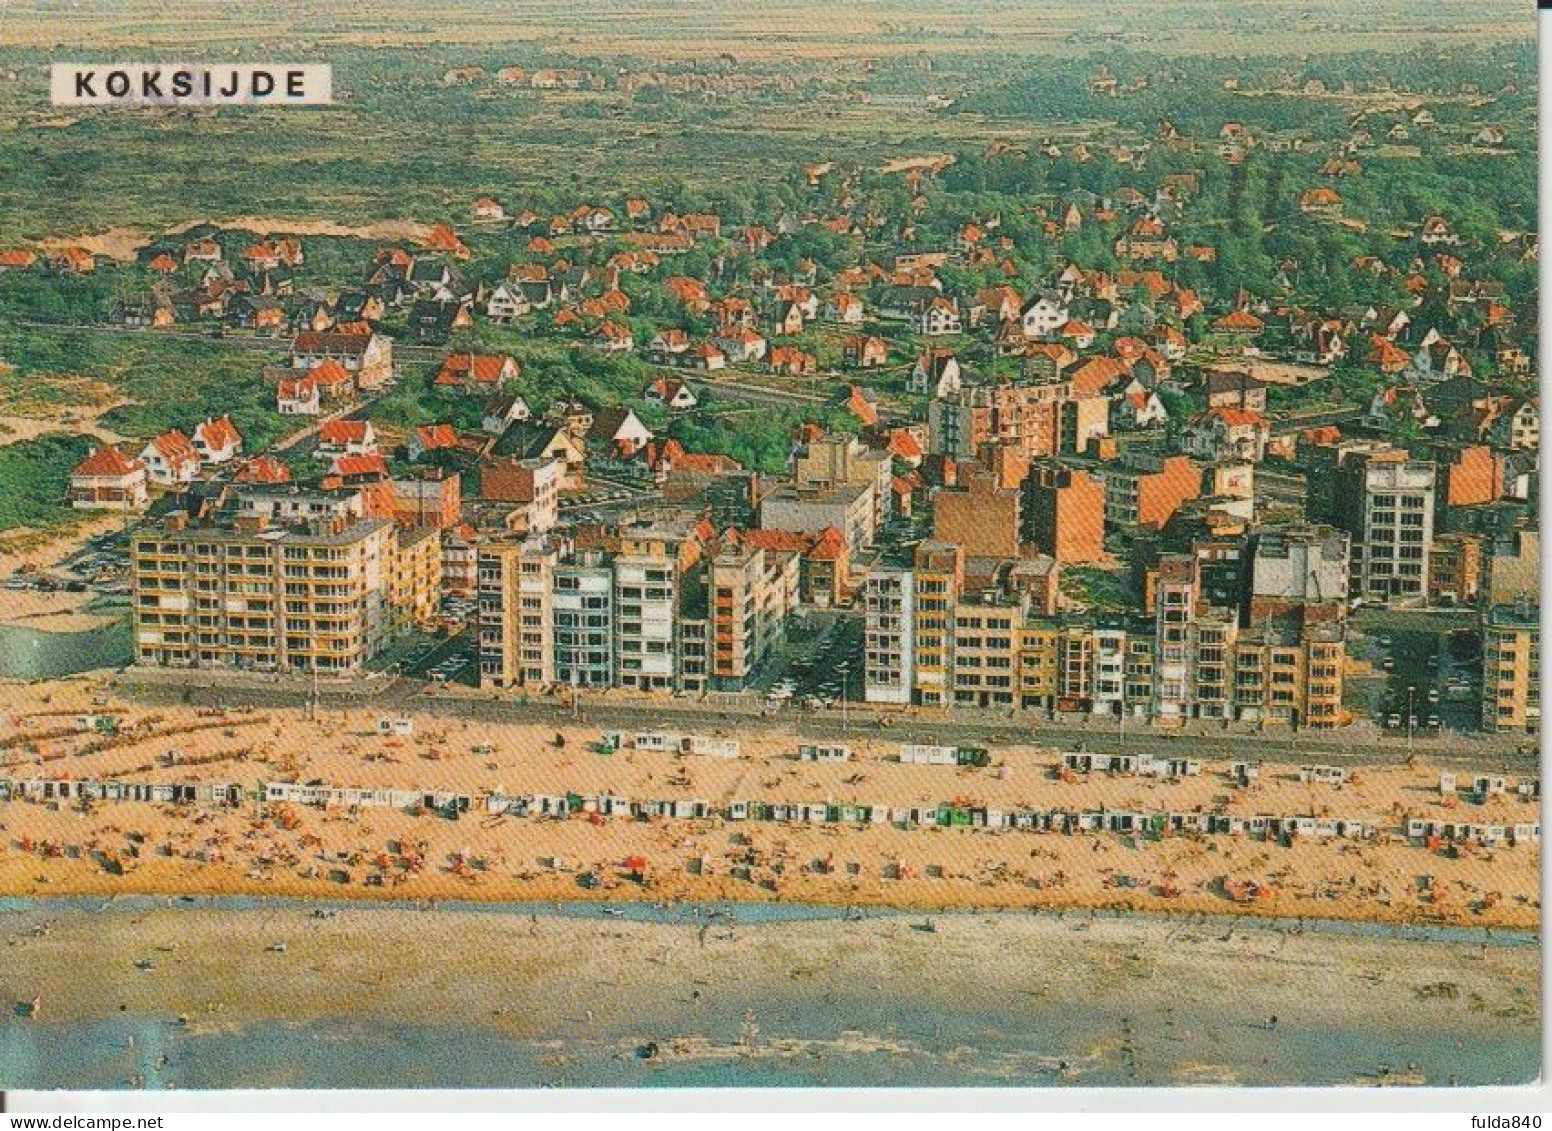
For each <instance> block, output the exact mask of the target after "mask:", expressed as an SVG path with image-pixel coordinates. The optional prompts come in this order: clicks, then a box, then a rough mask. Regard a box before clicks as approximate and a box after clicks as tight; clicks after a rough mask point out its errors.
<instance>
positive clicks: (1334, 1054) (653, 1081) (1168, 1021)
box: [0, 997, 1539, 1090]
mask: <svg viewBox="0 0 1552 1131" xmlns="http://www.w3.org/2000/svg"><path fill="white" fill-rule="evenodd" d="M747 1008H749V1009H750V1010H752V1016H753V1018H754V1021H753V1022H750V1021H748V1020H746V1016H747V1015H746V1014H745V1013H744V1012H743V1011H741V1010H740V1011H734V1012H733V1014H732V1015H731V1016H729V1015H728V1014H726V1013H724V1014H722V1015H721V1016H719V1017H717V1018H711V1019H708V1020H706V1021H704V1022H696V1021H686V1023H685V1024H684V1025H683V1026H682V1027H680V1028H679V1030H678V1032H677V1033H675V1034H673V1035H672V1036H670V1035H669V1034H666V1033H663V1034H650V1033H641V1034H636V1035H634V1036H627V1035H624V1034H621V1035H618V1036H615V1037H608V1038H600V1037H596V1036H589V1037H578V1038H571V1037H566V1036H559V1035H558V1036H556V1037H554V1038H551V1039H540V1040H532V1039H519V1038H514V1037H510V1036H507V1035H504V1034H500V1033H494V1032H492V1031H490V1030H488V1029H484V1028H480V1027H477V1026H472V1025H469V1026H464V1025H458V1024H452V1023H449V1024H438V1025H422V1026H405V1025H392V1026H384V1025H373V1024H362V1023H359V1022H352V1021H345V1020H339V1021H330V1022H327V1023H318V1024H307V1025H300V1024H285V1023H273V1022H266V1023H262V1024H252V1025H240V1026H233V1027H231V1028H221V1029H217V1030H213V1031H200V1030H190V1029H188V1028H186V1027H184V1026H181V1025H179V1024H177V1023H176V1022H175V1021H173V1020H171V1019H165V1018H154V1017H135V1016H129V1017H122V1018H115V1019H112V1020H110V1021H105V1022H98V1023H94V1024H90V1025H80V1026H77V1025H66V1024H50V1023H47V1022H29V1021H20V1020H14V1019H10V1018H7V1019H6V1020H5V1021H4V1022H0V1079H3V1080H4V1081H5V1082H6V1084H7V1085H8V1086H11V1087H17V1086H21V1087H28V1088H40V1089H49V1088H80V1087H94V1088H133V1087H144V1088H148V1089H153V1090H154V1089H162V1088H217V1089H219V1088H232V1087H246V1088H336V1087H357V1088H395V1087H400V1088H402V1087H466V1088H482V1087H730V1086H743V1087H779V1086H792V1087H815V1086H830V1087H879V1086H921V1087H929V1086H930V1087H956V1086H980V1087H986V1086H1025V1087H1029V1086H1061V1085H1076V1086H1131V1085H1154V1086H1159V1085H1204V1084H1221V1085H1233V1084H1240V1085H1249V1086H1266V1085H1292V1084H1309V1085H1337V1084H1364V1083H1381V1082H1385V1081H1386V1080H1387V1079H1390V1080H1394V1081H1397V1082H1400V1081H1401V1080H1402V1079H1403V1078H1407V1079H1416V1080H1421V1079H1424V1078H1425V1079H1426V1080H1427V1082H1428V1083H1430V1084H1437V1085H1443V1084H1448V1083H1450V1082H1451V1081H1452V1079H1453V1082H1454V1083H1457V1084H1460V1085H1465V1086H1470V1085H1481V1084H1519V1083H1524V1082H1527V1081H1529V1080H1532V1079H1534V1078H1535V1076H1536V1074H1537V1066H1538V1060H1539V1056H1538V1048H1537V1046H1536V1042H1535V1041H1534V1040H1523V1041H1520V1040H1502V1041H1480V1040H1478V1041H1472V1042H1469V1043H1465V1044H1460V1043H1457V1042H1456V1041H1454V1040H1452V1039H1450V1038H1448V1037H1442V1036H1434V1035H1430V1034H1422V1033H1416V1034H1408V1033H1404V1032H1394V1031H1392V1032H1375V1031H1364V1030H1359V1029H1338V1030H1310V1029H1303V1030H1301V1029H1292V1028H1288V1027H1285V1026H1279V1027H1278V1028H1277V1029H1276V1030H1271V1029H1267V1028H1264V1027H1251V1026H1237V1027H1222V1026H1217V1025H1215V1024H1214V1022H1213V1021H1212V1020H1211V1018H1210V1011H1208V1010H1202V1009H1181V1010H1174V1011H1172V1012H1171V1013H1170V1014H1168V1015H1165V1016H1157V1017H1147V1018H1128V1019H1122V1018H1119V1017H1116V1016H1113V1015H1105V1016H1082V1017H1074V1016H1063V1015H1049V1016H1041V1015H1039V1014H1036V1015H1035V1016H1033V1017H1031V1016H1029V1015H1028V1014H1025V1015H1024V1016H1022V1017H1020V1018H1019V1019H1017V1020H1014V1019H1012V1018H1007V1019H999V1018H996V1017H987V1016H983V1015H976V1016H967V1015H963V1014H959V1013H955V1012H952V1011H944V1010H941V1009H936V1008H934V1009H931V1010H921V1009H918V1008H916V1007H914V1006H913V1005H912V1004H911V1003H909V1002H900V1001H892V1002H889V1003H873V1004H864V1003H858V1002H847V1003H844V1004H843V1003H838V1002H836V1001H834V1000H824V999H819V998H804V997H792V998H788V999H786V1000H783V1001H780V1002H771V1003H767V1005H766V1006H765V1008H763V1009H761V1008H759V1007H758V1006H754V1005H751V1006H748V1007H747ZM751 1023H752V1024H754V1025H756V1026H757V1027H758V1030H759V1031H758V1033H757V1034H756V1035H754V1036H752V1037H749V1038H747V1039H746V1038H745V1031H746V1029H747V1026H749V1025H750V1024H751ZM560 1028H565V1026H560ZM131 1038H133V1040H131ZM653 1041H655V1042H656V1043H657V1048H656V1050H654V1051H652V1055H651V1056H650V1058H649V1057H648V1055H647V1054H648V1051H649V1047H650V1046H649V1045H648V1042H653ZM1409 1066H1415V1068H1416V1070H1418V1071H1419V1072H1420V1073H1421V1076H1416V1077H1413V1076H1411V1075H1410V1074H1408V1073H1407V1069H1408V1067H1409ZM1386 1069H1389V1070H1390V1071H1391V1075H1390V1076H1389V1077H1388V1078H1387V1076H1386V1075H1385V1072H1386Z"/></svg>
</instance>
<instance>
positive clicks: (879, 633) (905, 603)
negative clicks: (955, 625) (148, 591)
mask: <svg viewBox="0 0 1552 1131" xmlns="http://www.w3.org/2000/svg"><path fill="white" fill-rule="evenodd" d="M863 608H864V615H865V617H866V625H865V629H864V635H863V662H864V668H863V684H862V686H863V698H865V699H866V700H867V701H868V702H869V703H895V704H898V705H900V706H905V705H908V704H909V703H910V702H911V693H912V691H913V689H914V687H915V674H916V672H915V665H916V575H915V574H914V573H913V572H912V570H911V569H910V568H909V567H908V566H903V565H892V566H880V567H878V568H877V569H874V570H872V571H870V572H869V574H868V579H867V584H866V585H865V586H864V589H863Z"/></svg>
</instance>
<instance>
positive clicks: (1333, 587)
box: [1250, 526, 1351, 620]
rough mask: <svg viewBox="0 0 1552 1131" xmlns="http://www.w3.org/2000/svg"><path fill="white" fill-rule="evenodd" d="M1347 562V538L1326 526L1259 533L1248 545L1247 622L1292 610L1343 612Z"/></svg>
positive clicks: (1290, 528) (1348, 561) (1349, 559)
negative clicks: (1313, 607)
mask: <svg viewBox="0 0 1552 1131" xmlns="http://www.w3.org/2000/svg"><path fill="white" fill-rule="evenodd" d="M1350 561H1351V553H1350V549H1349V536H1348V534H1347V533H1346V532H1345V531H1341V530H1336V529H1333V528H1332V527H1329V526H1295V527H1287V528H1274V529H1267V530H1261V531H1258V532H1257V533H1256V535H1255V536H1254V537H1253V538H1252V539H1251V545H1250V617H1251V619H1252V620H1256V619H1259V618H1261V617H1264V616H1270V615H1273V614H1274V613H1277V612H1279V611H1284V610H1287V609H1289V608H1291V607H1293V606H1297V605H1308V604H1328V603H1331V604H1335V605H1337V606H1340V607H1342V608H1344V609H1345V604H1346V600H1347V590H1348V584H1349V580H1348V572H1349V567H1350Z"/></svg>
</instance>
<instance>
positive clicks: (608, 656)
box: [550, 550, 615, 688]
mask: <svg viewBox="0 0 1552 1131" xmlns="http://www.w3.org/2000/svg"><path fill="white" fill-rule="evenodd" d="M550 605H551V611H552V615H553V617H554V625H555V627H554V639H555V682H556V683H559V684H563V685H566V686H570V687H587V688H604V687H612V686H614V679H615V669H614V660H615V656H614V633H615V622H614V567H613V565H612V564H611V563H610V562H609V561H608V559H607V556H606V555H605V554H604V553H603V552H602V551H600V550H582V551H578V552H577V553H576V554H575V556H574V557H573V558H572V559H570V560H567V561H564V562H560V563H557V564H556V566H555V569H554V592H553V594H552V595H551V598H550Z"/></svg>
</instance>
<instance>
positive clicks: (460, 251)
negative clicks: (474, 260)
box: [425, 224, 469, 259]
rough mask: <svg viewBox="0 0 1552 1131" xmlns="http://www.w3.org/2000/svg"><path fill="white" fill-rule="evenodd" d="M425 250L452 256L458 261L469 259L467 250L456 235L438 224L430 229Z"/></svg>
mask: <svg viewBox="0 0 1552 1131" xmlns="http://www.w3.org/2000/svg"><path fill="white" fill-rule="evenodd" d="M425 246H426V250H427V251H434V252H437V253H439V254H442V255H452V256H456V257H457V258H459V259H468V258H469V249H468V248H467V247H465V246H464V243H463V241H462V240H461V239H459V238H458V233H456V232H454V231H453V229H452V228H450V227H448V226H447V225H446V224H438V225H437V226H436V227H434V228H432V229H431V234H430V235H428V236H427V237H426V245H425Z"/></svg>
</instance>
